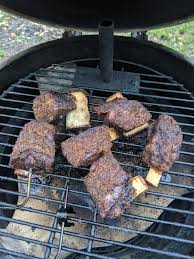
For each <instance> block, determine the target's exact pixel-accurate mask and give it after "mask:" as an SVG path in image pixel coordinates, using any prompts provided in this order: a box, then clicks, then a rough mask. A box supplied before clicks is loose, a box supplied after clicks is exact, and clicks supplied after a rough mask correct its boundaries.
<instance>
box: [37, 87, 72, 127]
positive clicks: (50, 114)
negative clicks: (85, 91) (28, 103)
mask: <svg viewBox="0 0 194 259" xmlns="http://www.w3.org/2000/svg"><path fill="white" fill-rule="evenodd" d="M74 109H76V104H75V97H74V96H72V95H70V94H64V93H56V92H52V91H50V92H46V93H41V94H40V95H39V96H37V97H36V98H35V99H34V102H33V111H34V116H35V118H36V120H37V121H43V122H48V123H57V122H58V121H59V119H61V118H63V117H64V116H66V114H67V112H69V111H72V110H74Z"/></svg>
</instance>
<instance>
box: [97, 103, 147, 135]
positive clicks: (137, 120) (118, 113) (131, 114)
mask: <svg viewBox="0 0 194 259" xmlns="http://www.w3.org/2000/svg"><path fill="white" fill-rule="evenodd" d="M95 111H96V113H97V114H98V115H99V116H102V117H103V118H104V123H105V124H107V125H109V126H112V127H114V128H116V129H118V130H120V131H122V132H128V131H131V130H133V129H135V128H137V127H140V126H142V125H144V124H145V123H147V122H148V121H149V120H150V119H151V114H150V112H148V110H147V109H146V108H145V107H144V106H143V105H142V104H141V103H140V102H138V101H135V100H127V99H126V98H122V99H118V98H115V99H113V100H111V101H108V102H106V103H104V104H102V105H100V106H98V107H96V108H95Z"/></svg>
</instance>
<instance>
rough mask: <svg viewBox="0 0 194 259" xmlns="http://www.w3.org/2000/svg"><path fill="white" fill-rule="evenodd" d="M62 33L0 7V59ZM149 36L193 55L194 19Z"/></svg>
mask: <svg viewBox="0 0 194 259" xmlns="http://www.w3.org/2000/svg"><path fill="white" fill-rule="evenodd" d="M193 1H194V0H193ZM62 32H63V30H61V29H58V28H53V27H50V26H46V25H41V24H36V23H34V22H30V21H27V20H25V19H21V18H19V17H14V16H12V15H10V14H8V13H5V12H3V11H1V10H0V61H1V60H2V59H5V58H8V57H9V56H12V55H14V54H15V53H17V52H19V51H21V50H22V49H25V48H28V47H30V46H33V45H36V44H39V43H41V42H44V41H48V40H52V39H55V38H59V37H62ZM127 35H129V33H127ZM148 36H149V39H150V40H153V41H156V42H159V43H161V44H163V45H165V46H168V47H170V48H173V49H175V50H177V51H179V52H181V53H183V54H184V55H188V56H194V21H192V22H188V23H185V24H180V25H176V26H172V27H167V28H162V29H155V30H150V31H149V32H148Z"/></svg>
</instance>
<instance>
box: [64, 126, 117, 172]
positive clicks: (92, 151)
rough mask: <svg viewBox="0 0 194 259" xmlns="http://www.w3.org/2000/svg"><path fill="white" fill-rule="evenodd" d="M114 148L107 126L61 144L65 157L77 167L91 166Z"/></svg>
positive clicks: (87, 131)
mask: <svg viewBox="0 0 194 259" xmlns="http://www.w3.org/2000/svg"><path fill="white" fill-rule="evenodd" d="M111 146H112V143H111V138H110V135H109V128H108V127H107V126H98V127H94V128H91V129H88V130H86V131H84V132H82V133H80V134H79V135H77V136H75V137H71V138H69V139H67V140H66V141H64V142H62V143H61V149H62V153H63V155H64V157H66V158H67V160H68V161H69V163H70V164H72V165H73V166H75V167H79V166H87V165H90V164H91V163H92V162H93V161H94V160H95V159H97V158H98V157H99V156H101V155H103V154H105V153H107V152H108V151H109V150H110V148H111Z"/></svg>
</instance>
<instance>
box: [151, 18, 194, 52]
mask: <svg viewBox="0 0 194 259" xmlns="http://www.w3.org/2000/svg"><path fill="white" fill-rule="evenodd" d="M148 35H149V39H150V40H153V41H156V42H159V43H161V44H163V45H166V46H168V47H170V48H173V49H176V50H177V51H179V52H182V53H183V54H185V55H189V56H191V55H192V56H194V21H192V22H188V23H185V24H180V25H176V26H172V27H168V28H162V29H157V30H152V31H149V32H148Z"/></svg>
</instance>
